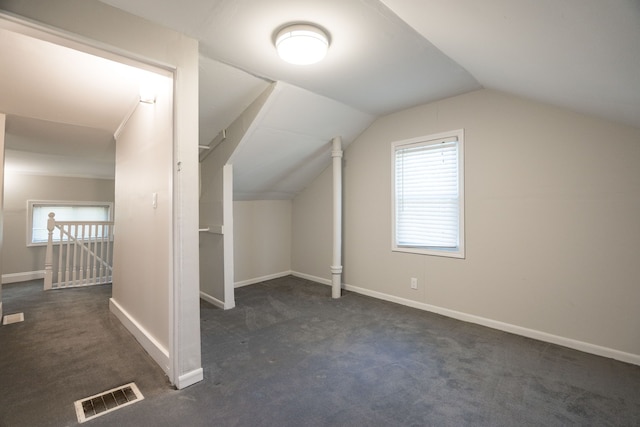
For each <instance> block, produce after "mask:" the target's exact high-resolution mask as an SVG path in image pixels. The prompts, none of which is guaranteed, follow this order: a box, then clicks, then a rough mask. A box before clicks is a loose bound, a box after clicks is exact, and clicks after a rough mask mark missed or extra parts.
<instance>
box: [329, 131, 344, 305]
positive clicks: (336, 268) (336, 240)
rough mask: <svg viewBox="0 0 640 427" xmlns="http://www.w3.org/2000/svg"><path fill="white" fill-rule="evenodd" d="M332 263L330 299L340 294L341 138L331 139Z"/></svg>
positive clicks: (338, 296)
mask: <svg viewBox="0 0 640 427" xmlns="http://www.w3.org/2000/svg"><path fill="white" fill-rule="evenodd" d="M331 157H332V158H333V262H332V264H331V297H332V298H340V295H341V293H342V138H341V137H339V136H336V137H335V138H333V150H332V151H331Z"/></svg>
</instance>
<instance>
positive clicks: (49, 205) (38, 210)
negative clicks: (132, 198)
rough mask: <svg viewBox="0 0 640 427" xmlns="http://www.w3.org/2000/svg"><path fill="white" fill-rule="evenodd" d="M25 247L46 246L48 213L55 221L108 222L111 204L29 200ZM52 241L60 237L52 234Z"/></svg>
mask: <svg viewBox="0 0 640 427" xmlns="http://www.w3.org/2000/svg"><path fill="white" fill-rule="evenodd" d="M27 204H28V209H27V215H28V217H27V246H38V245H46V244H47V240H48V239H49V231H48V230H47V220H48V219H49V212H54V213H55V214H56V217H55V218H56V220H57V221H110V220H111V210H112V207H113V205H112V203H109V202H57V201H56V202H52V201H39V200H29V201H28V202H27ZM53 240H54V242H55V241H60V235H59V234H57V233H53Z"/></svg>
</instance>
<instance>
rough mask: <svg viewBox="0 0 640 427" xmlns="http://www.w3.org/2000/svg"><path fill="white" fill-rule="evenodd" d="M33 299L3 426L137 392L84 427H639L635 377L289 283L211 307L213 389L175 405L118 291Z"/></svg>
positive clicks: (516, 340)
mask: <svg viewBox="0 0 640 427" xmlns="http://www.w3.org/2000/svg"><path fill="white" fill-rule="evenodd" d="M40 289H41V288H37V287H36V286H35V285H32V284H29V285H23V284H19V285H8V286H6V285H5V286H4V287H3V301H4V304H5V314H10V313H12V312H14V311H24V313H25V322H24V323H23V324H14V325H7V326H2V327H0V384H1V385H2V386H1V390H0V426H47V425H51V426H63V425H74V424H75V423H76V421H75V414H74V412H73V401H74V400H76V399H79V398H82V397H85V396H88V395H90V394H94V393H98V392H101V391H103V390H106V389H108V388H111V387H113V386H116V385H120V384H123V383H125V382H129V381H136V383H137V384H138V386H139V387H140V389H141V391H142V393H143V394H144V395H145V400H143V401H141V402H139V403H135V404H133V405H131V406H128V407H125V408H122V409H119V410H117V411H115V412H113V413H110V414H107V415H105V416H103V417H100V418H97V419H95V420H92V421H89V422H88V423H87V425H94V426H112V425H118V426H213V425H215V426H465V425H469V426H475V425H479V426H516V425H517V426H543V425H544V426H565V425H593V426H627V425H628V426H637V425H640V367H639V366H634V365H629V364H625V363H622V362H616V361H614V360H611V359H606V358H601V357H597V356H593V355H589V354H585V353H581V352H578V351H574V350H569V349H566V348H562V347H559V346H555V345H552V344H547V343H543V342H539V341H535V340H531V339H527V338H523V337H519V336H515V335H511V334H507V333H504V332H499V331H495V330H492V329H488V328H484V327H481V326H477V325H472V324H468V323H464V322H460V321H456V320H452V319H448V318H445V317H442V316H438V315H435V314H431V313H427V312H423V311H419V310H415V309H411V308H407V307H403V306H400V305H396V304H392V303H388V302H384V301H379V300H376V299H372V298H368V297H364V296H361V295H358V294H354V293H348V292H347V293H345V295H344V297H343V298H341V299H339V300H332V299H331V298H330V293H331V290H330V288H329V287H326V286H324V285H318V284H314V283H312V282H309V281H306V280H303V279H298V278H294V277H284V278H281V279H275V280H271V281H268V282H264V283H261V284H257V285H252V286H248V287H244V288H239V289H236V303H237V307H236V308H235V309H233V310H229V311H223V310H219V309H216V308H214V307H213V306H211V305H209V304H206V303H202V304H201V318H202V319H201V325H202V359H203V360H202V363H203V368H204V371H205V380H204V381H203V382H200V383H198V384H196V385H193V386H191V387H189V388H187V389H184V390H181V391H176V390H173V389H172V388H171V387H170V386H169V384H168V383H167V380H166V378H165V377H164V375H163V373H162V371H161V370H160V368H158V367H157V366H156V365H155V364H154V362H153V361H152V360H151V359H150V358H149V357H148V355H146V353H144V351H143V350H142V349H141V348H140V347H139V346H137V345H136V344H135V342H134V341H133V338H132V337H131V336H130V335H129V334H128V332H127V331H126V330H124V328H123V327H122V326H121V325H120V324H119V323H118V321H117V320H116V319H115V318H114V317H113V316H112V315H111V314H110V313H109V312H108V302H107V300H108V296H109V293H110V289H109V287H100V288H92V289H79V290H68V291H55V292H47V293H43V292H41V291H40ZM14 307H15V308H16V310H14V309H13V308H14ZM92 316H93V317H95V318H94V319H90V318H91V317H92ZM87 317H89V318H87Z"/></svg>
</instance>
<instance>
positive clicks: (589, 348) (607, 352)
mask: <svg viewBox="0 0 640 427" xmlns="http://www.w3.org/2000/svg"><path fill="white" fill-rule="evenodd" d="M292 274H293V275H294V276H296V277H300V278H303V279H307V280H311V281H314V282H318V283H321V284H323V285H331V281H330V280H327V279H323V278H321V277H316V276H311V275H309V274H304V273H298V272H292ZM342 288H343V289H345V290H347V291H351V292H355V293H358V294H361V295H366V296H370V297H373V298H377V299H381V300H384V301H389V302H394V303H396V304H401V305H405V306H407V307H412V308H417V309H419V310H424V311H429V312H432V313H436V314H440V315H443V316H446V317H450V318H453V319H457V320H462V321H464V322H469V323H475V324H477V325H481V326H486V327H488V328H492V329H497V330H499V331H504V332H509V333H512V334H515V335H520V336H523V337H527V338H532V339H535V340H538V341H543V342H548V343H551V344H557V345H560V346H563V347H567V348H571V349H574V350H579V351H582V352H585V353H590V354H595V355H596V356H602V357H608V358H611V359H615V360H619V361H621V362H626V363H631V364H634V365H640V355H638V354H633V353H627V352H624V351H620V350H615V349H612V348H608V347H603V346H599V345H596V344H591V343H587V342H584V341H578V340H574V339H572V338H566V337H561V336H558V335H553V334H549V333H547V332H542V331H537V330H535V329H529V328H525V327H522V326H517V325H513V324H510V323H504V322H500V321H497V320H493V319H488V318H486V317H480V316H476V315H473V314H467V313H463V312H460V311H455V310H450V309H448V308H443V307H438V306H435V305H431V304H425V303H421V302H417V301H412V300H409V299H406V298H400V297H396V296H393V295H389V294H385V293H382V292H377V291H372V290H369V289H365V288H361V287H358V286H352V285H348V284H346V283H343V284H342Z"/></svg>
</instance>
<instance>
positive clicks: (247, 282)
mask: <svg viewBox="0 0 640 427" xmlns="http://www.w3.org/2000/svg"><path fill="white" fill-rule="evenodd" d="M291 274H292V272H291V270H289V271H283V272H280V273H275V274H268V275H266V276H262V277H256V278H255V279H249V280H243V281H240V282H236V283H234V284H233V287H234V288H241V287H243V286H249V285H255V284H256V283H260V282H264V281H267V280H271V279H279V278H280V277H285V276H289V275H291Z"/></svg>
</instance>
